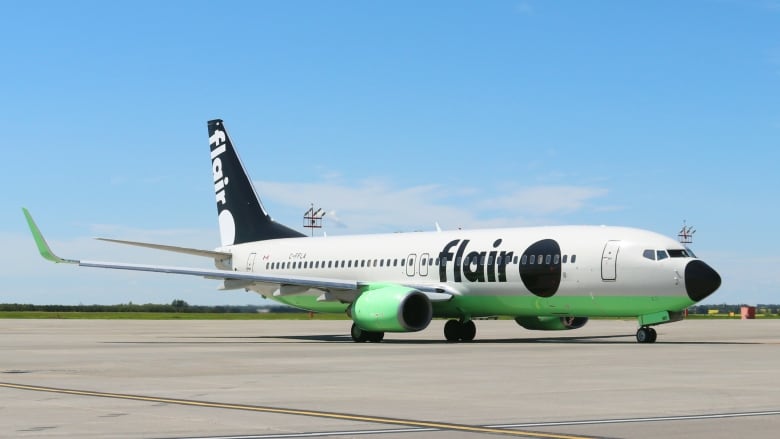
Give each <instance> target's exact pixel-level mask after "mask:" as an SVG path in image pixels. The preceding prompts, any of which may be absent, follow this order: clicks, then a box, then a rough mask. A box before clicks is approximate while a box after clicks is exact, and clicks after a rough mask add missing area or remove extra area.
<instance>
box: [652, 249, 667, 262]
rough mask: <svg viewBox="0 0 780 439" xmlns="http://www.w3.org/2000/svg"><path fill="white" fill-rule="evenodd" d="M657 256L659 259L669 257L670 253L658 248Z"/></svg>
mask: <svg viewBox="0 0 780 439" xmlns="http://www.w3.org/2000/svg"><path fill="white" fill-rule="evenodd" d="M655 256H656V259H658V260H659V261H661V260H663V259H666V258H668V257H669V255H667V254H666V250H656V251H655Z"/></svg>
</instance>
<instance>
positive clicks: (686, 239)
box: [677, 220, 696, 244]
mask: <svg viewBox="0 0 780 439" xmlns="http://www.w3.org/2000/svg"><path fill="white" fill-rule="evenodd" d="M694 233H696V229H694V228H693V226H688V225H687V224H685V220H683V226H682V229H680V232H679V233H678V234H677V239H678V240H679V241H680V244H693V234H694Z"/></svg>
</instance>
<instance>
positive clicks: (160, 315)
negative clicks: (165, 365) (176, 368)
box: [0, 311, 348, 320]
mask: <svg viewBox="0 0 780 439" xmlns="http://www.w3.org/2000/svg"><path fill="white" fill-rule="evenodd" d="M0 319H98V320H100V319H102V320H347V319H348V317H347V316H346V315H344V314H313V315H309V314H308V313H183V312H182V313H176V312H78V311H73V312H47V311H0Z"/></svg>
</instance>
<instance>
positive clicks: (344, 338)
mask: <svg viewBox="0 0 780 439" xmlns="http://www.w3.org/2000/svg"><path fill="white" fill-rule="evenodd" d="M180 338H182V339H187V340H188V341H162V340H161V341H149V342H132V341H129V342H122V341H116V342H106V343H108V344H112V343H117V344H122V343H128V344H133V343H138V344H166V343H167V344H236V343H238V344H241V343H247V344H250V343H290V342H295V341H299V342H303V343H306V342H327V343H354V341H353V340H352V337H351V336H349V335H348V334H312V335H258V336H210V337H208V336H207V337H180ZM196 340H200V341H196ZM206 340H213V341H206ZM579 343H581V344H609V345H614V344H630V345H635V344H637V342H636V338H635V335H634V334H624V335H592V336H571V337H530V338H496V339H476V340H473V341H470V342H458V343H453V342H447V341H445V340H439V339H430V340H420V339H413V340H404V339H392V338H391V339H387V338H386V339H384V340H383V341H382V343H381V344H392V345H395V344H398V345H404V344H408V345H418V344H453V345H455V344H579ZM367 344H373V343H367ZM657 344H666V345H760V344H764V343H760V342H752V341H717V340H715V341H713V340H702V341H674V340H672V341H664V340H661V341H658V342H657Z"/></svg>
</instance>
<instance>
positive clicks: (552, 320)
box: [515, 316, 588, 331]
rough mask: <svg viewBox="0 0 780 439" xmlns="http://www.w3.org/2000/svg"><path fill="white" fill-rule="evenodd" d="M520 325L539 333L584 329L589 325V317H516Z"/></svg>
mask: <svg viewBox="0 0 780 439" xmlns="http://www.w3.org/2000/svg"><path fill="white" fill-rule="evenodd" d="M515 321H516V322H517V324H518V325H520V326H522V327H523V328H525V329H535V330H539V331H562V330H566V329H577V328H582V327H583V326H585V324H586V323H588V318H587V317H536V316H534V317H515Z"/></svg>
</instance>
